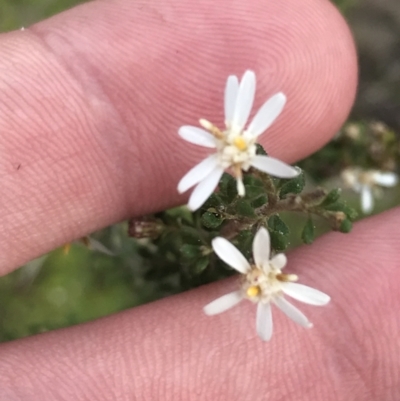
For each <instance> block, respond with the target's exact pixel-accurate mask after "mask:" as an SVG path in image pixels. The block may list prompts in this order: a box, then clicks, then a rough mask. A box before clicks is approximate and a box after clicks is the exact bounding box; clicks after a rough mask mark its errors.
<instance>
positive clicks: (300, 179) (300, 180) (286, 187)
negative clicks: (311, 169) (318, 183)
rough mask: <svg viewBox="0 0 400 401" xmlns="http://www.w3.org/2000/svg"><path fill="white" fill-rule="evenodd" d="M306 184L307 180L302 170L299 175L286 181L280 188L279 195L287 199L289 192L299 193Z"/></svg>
mask: <svg viewBox="0 0 400 401" xmlns="http://www.w3.org/2000/svg"><path fill="white" fill-rule="evenodd" d="M305 184H306V180H305V177H304V172H303V171H302V172H301V173H300V174H299V175H298V176H297V177H295V178H292V179H291V180H287V181H286V182H284V184H283V185H282V186H281V188H280V191H279V197H280V198H281V199H285V198H286V196H287V195H288V194H299V193H300V192H302V191H303V189H304V186H305Z"/></svg>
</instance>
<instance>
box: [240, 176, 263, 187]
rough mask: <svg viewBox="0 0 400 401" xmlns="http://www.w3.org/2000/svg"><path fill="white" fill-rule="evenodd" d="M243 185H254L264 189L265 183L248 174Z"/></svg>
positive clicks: (244, 177)
mask: <svg viewBox="0 0 400 401" xmlns="http://www.w3.org/2000/svg"><path fill="white" fill-rule="evenodd" d="M243 184H244V185H245V186H246V185H254V186H256V187H262V186H263V183H262V181H261V180H260V179H259V178H256V177H254V175H251V174H246V175H244V176H243Z"/></svg>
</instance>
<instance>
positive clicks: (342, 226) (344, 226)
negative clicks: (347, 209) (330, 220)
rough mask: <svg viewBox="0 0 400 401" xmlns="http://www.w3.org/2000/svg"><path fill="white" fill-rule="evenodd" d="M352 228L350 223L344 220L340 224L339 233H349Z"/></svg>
mask: <svg viewBox="0 0 400 401" xmlns="http://www.w3.org/2000/svg"><path fill="white" fill-rule="evenodd" d="M352 228H353V224H352V222H351V221H350V220H349V219H344V220H343V221H342V223H341V224H340V228H339V231H341V232H342V233H349V232H350V231H351V229H352Z"/></svg>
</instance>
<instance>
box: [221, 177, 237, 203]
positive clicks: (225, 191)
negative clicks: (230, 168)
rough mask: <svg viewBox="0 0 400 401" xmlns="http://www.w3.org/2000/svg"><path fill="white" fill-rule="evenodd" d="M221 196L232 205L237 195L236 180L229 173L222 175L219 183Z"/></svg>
mask: <svg viewBox="0 0 400 401" xmlns="http://www.w3.org/2000/svg"><path fill="white" fill-rule="evenodd" d="M219 191H220V192H219V194H220V195H221V196H222V197H223V199H224V200H225V201H226V202H227V203H231V202H232V201H233V200H234V199H235V198H236V195H237V189H236V180H235V179H234V178H233V177H232V176H231V175H230V174H227V173H224V174H223V175H222V178H221V180H220V181H219Z"/></svg>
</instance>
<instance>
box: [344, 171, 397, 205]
mask: <svg viewBox="0 0 400 401" xmlns="http://www.w3.org/2000/svg"><path fill="white" fill-rule="evenodd" d="M341 177H342V180H343V182H344V184H345V185H346V186H347V187H349V188H352V189H353V190H354V191H356V192H359V193H360V194H361V209H362V211H363V212H364V213H371V212H372V210H373V208H374V196H375V197H380V196H381V195H382V191H381V188H380V187H394V186H395V185H396V184H397V182H398V176H397V174H395V173H392V172H382V171H379V170H363V169H361V168H359V167H348V168H346V169H345V170H343V171H342V173H341Z"/></svg>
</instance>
